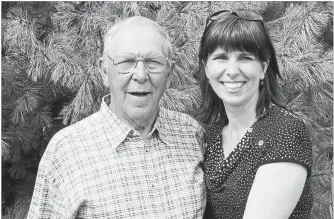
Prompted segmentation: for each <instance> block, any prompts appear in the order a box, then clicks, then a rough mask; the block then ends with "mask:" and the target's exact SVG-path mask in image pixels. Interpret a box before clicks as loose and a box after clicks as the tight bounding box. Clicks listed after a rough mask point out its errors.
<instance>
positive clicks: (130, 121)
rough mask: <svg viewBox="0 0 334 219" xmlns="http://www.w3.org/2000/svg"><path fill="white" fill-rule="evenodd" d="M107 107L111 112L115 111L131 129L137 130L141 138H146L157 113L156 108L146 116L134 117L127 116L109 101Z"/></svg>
mask: <svg viewBox="0 0 334 219" xmlns="http://www.w3.org/2000/svg"><path fill="white" fill-rule="evenodd" d="M109 109H110V110H111V111H112V112H113V113H115V115H116V116H117V117H118V118H119V119H120V120H121V121H122V122H124V123H125V124H126V125H127V126H129V127H130V128H131V129H134V130H136V131H138V132H139V134H140V136H141V137H142V138H146V137H147V136H148V134H150V132H151V130H152V128H153V126H154V123H155V120H156V118H157V115H158V110H156V112H154V113H152V114H151V115H149V117H148V118H136V119H134V118H129V117H127V116H126V115H125V114H124V113H122V112H120V111H118V110H116V108H115V107H113V105H112V104H111V103H110V104H109Z"/></svg>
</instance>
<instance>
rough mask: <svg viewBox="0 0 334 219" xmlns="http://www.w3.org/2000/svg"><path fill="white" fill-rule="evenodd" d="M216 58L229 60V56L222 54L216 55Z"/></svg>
mask: <svg viewBox="0 0 334 219" xmlns="http://www.w3.org/2000/svg"><path fill="white" fill-rule="evenodd" d="M214 60H228V57H227V56H226V55H220V56H217V57H215V58H214Z"/></svg>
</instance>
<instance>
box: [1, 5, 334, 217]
mask: <svg viewBox="0 0 334 219" xmlns="http://www.w3.org/2000/svg"><path fill="white" fill-rule="evenodd" d="M223 9H230V10H253V11H256V12H258V13H260V14H262V15H263V17H264V21H265V25H266V27H267V29H268V30H269V33H270V36H271V38H272V40H273V43H274V46H275V48H276V51H277V56H278V61H279V66H280V70H281V72H282V76H283V80H281V81H280V83H279V86H280V87H281V89H282V92H283V95H284V97H285V99H286V102H287V106H288V108H289V109H292V110H294V111H295V112H296V113H298V114H299V115H300V116H301V117H302V118H303V120H304V122H305V123H306V124H307V126H308V128H309V130H310V133H311V136H312V141H313V154H314V167H313V172H312V188H313V193H314V206H313V210H312V218H314V219H327V218H333V217H332V212H333V211H332V208H333V202H332V187H331V185H332V178H333V170H332V164H333V161H332V156H333V152H332V150H333V146H332V145H333V131H332V125H333V76H332V74H333V73H332V69H333V40H332V38H333V3H332V2H293V3H291V2H2V22H1V25H2V33H1V34H2V42H1V43H2V51H1V52H2V75H1V77H2V126H1V128H2V144H1V148H2V185H3V188H2V191H3V193H2V200H3V201H2V206H3V212H2V213H3V215H5V218H24V217H25V215H26V213H27V210H28V207H29V203H30V198H31V195H32V191H33V186H34V180H35V177H36V173H37V167H38V163H39V160H40V158H41V156H42V154H43V152H44V150H45V147H46V145H47V143H48V141H49V140H50V138H51V137H52V135H53V134H54V133H55V132H56V131H57V130H59V129H60V128H62V127H64V126H66V125H70V124H73V123H75V122H77V121H79V120H81V119H83V118H85V117H87V116H88V115H90V114H92V113H94V112H96V111H97V110H98V109H99V105H100V102H101V98H102V97H103V96H104V95H105V94H107V93H108V90H107V89H106V88H104V86H103V84H102V80H101V77H100V74H99V73H98V69H97V60H98V58H99V57H100V56H101V55H102V50H103V36H104V35H105V33H106V32H107V30H108V29H109V28H110V27H111V26H112V25H113V24H114V23H115V22H117V21H119V20H121V19H123V18H126V17H130V16H133V15H141V16H144V17H148V18H150V19H153V20H155V21H157V22H158V23H159V24H160V25H161V26H162V27H163V28H164V29H165V30H166V31H167V33H168V34H169V35H170V37H171V39H172V44H173V49H174V55H175V62H176V67H175V71H174V73H173V76H172V78H171V80H170V83H169V88H168V89H167V91H166V92H165V94H164V96H163V98H162V100H161V105H162V106H164V107H166V108H169V109H172V110H177V111H181V112H184V113H187V114H189V115H191V116H194V115H195V113H196V110H197V109H198V108H199V106H200V102H201V95H200V90H199V87H198V85H197V84H196V76H195V75H196V72H197V70H198V58H197V54H198V48H199V41H200V38H201V35H202V33H203V31H204V26H205V19H206V17H207V16H208V15H209V14H211V13H213V12H216V11H219V10H223Z"/></svg>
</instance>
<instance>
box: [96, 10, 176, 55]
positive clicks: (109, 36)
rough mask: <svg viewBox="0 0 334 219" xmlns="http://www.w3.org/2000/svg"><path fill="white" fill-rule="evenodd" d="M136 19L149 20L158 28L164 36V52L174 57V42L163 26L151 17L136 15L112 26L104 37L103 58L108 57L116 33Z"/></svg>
mask: <svg viewBox="0 0 334 219" xmlns="http://www.w3.org/2000/svg"><path fill="white" fill-rule="evenodd" d="M136 21H144V22H149V23H151V24H153V25H154V26H155V27H156V28H157V31H158V32H159V33H160V35H161V37H162V40H163V42H162V44H163V45H162V46H163V49H164V50H165V51H164V52H167V57H168V58H169V59H173V49H172V43H171V40H170V37H169V36H168V34H167V33H166V32H165V31H164V29H162V27H161V26H160V25H159V24H158V23H157V22H155V21H153V20H151V19H148V18H145V17H141V16H134V17H130V18H126V19H124V20H121V21H119V22H117V23H116V24H114V25H113V26H112V27H111V28H110V30H109V31H108V33H107V34H106V35H105V37H104V47H103V58H104V60H105V59H106V56H107V52H108V49H109V48H108V47H109V45H110V42H111V41H112V39H113V37H114V36H115V35H116V33H117V32H118V31H119V30H121V29H122V28H125V27H124V26H126V25H127V24H130V23H132V22H136Z"/></svg>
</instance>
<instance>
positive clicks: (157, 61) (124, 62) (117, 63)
mask: <svg viewBox="0 0 334 219" xmlns="http://www.w3.org/2000/svg"><path fill="white" fill-rule="evenodd" d="M113 60H114V68H115V70H116V71H118V72H120V73H129V72H130V71H131V70H133V69H134V68H135V67H136V66H137V63H138V61H142V62H143V63H144V66H145V68H146V69H147V70H148V71H149V72H152V73H158V72H161V71H163V70H164V69H165V67H166V65H167V62H166V61H167V60H166V58H164V57H162V56H156V55H150V56H145V57H137V56H135V55H134V54H122V55H116V56H115V57H114V58H113Z"/></svg>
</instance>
